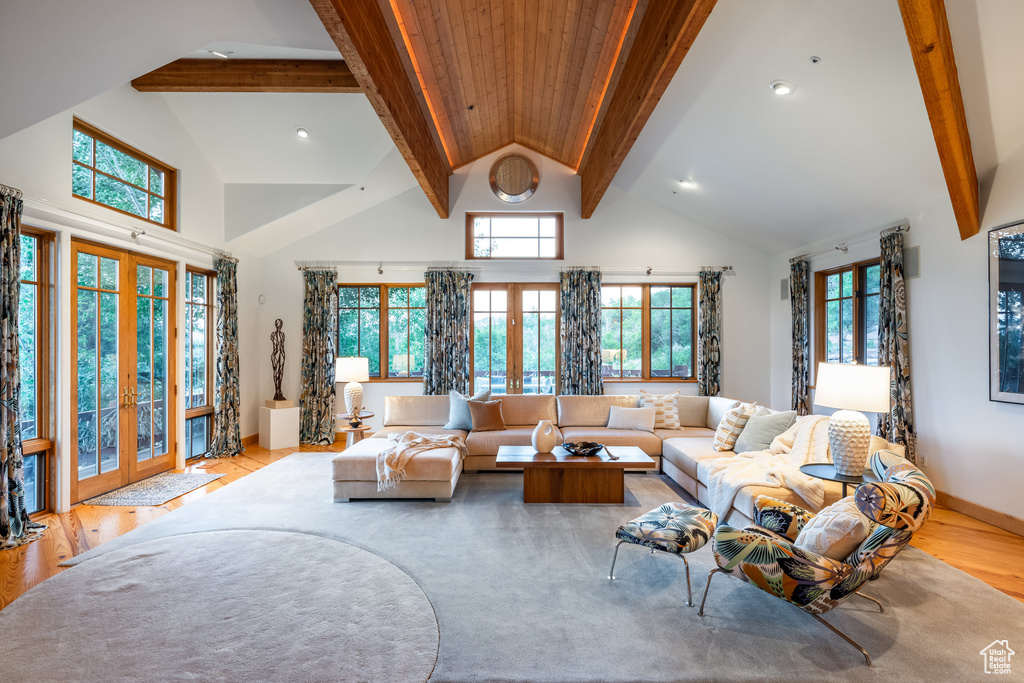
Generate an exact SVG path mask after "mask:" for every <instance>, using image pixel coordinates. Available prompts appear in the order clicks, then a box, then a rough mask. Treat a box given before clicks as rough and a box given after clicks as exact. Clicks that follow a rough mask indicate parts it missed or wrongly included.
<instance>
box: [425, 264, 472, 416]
mask: <svg viewBox="0 0 1024 683" xmlns="http://www.w3.org/2000/svg"><path fill="white" fill-rule="evenodd" d="M424 278H425V280H426V283H427V336H426V340H425V342H424V345H423V393H424V395H427V396H443V395H445V394H448V393H449V392H451V391H453V390H454V391H458V392H459V393H461V394H465V393H468V392H469V324H470V310H469V285H470V283H472V282H473V274H472V273H466V272H462V271H455V270H430V271H427V272H426V273H424Z"/></svg>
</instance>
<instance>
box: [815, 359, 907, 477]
mask: <svg viewBox="0 0 1024 683" xmlns="http://www.w3.org/2000/svg"><path fill="white" fill-rule="evenodd" d="M889 373H890V370H889V368H888V366H881V367H880V366H875V365H857V364H855V363H854V364H849V365H847V364H837V363H818V372H817V373H816V374H815V390H814V404H815V405H819V406H824V407H826V408H841V410H838V411H836V412H835V413H833V415H832V418H831V419H830V420H829V422H828V445H829V449H830V450H831V451H832V462H833V463H835V466H836V472H838V473H839V474H844V475H847V476H860V475H861V474H862V473H863V472H864V467H865V466H866V465H867V463H868V456H869V455H871V454H870V453H868V451H869V450H870V446H871V424H870V423H869V422H868V418H866V417H865V416H864V412H868V413H884V412H888V410H889ZM860 411H864V412H860Z"/></svg>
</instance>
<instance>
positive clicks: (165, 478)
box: [85, 472, 225, 506]
mask: <svg viewBox="0 0 1024 683" xmlns="http://www.w3.org/2000/svg"><path fill="white" fill-rule="evenodd" d="M223 476H225V475H223V474H201V473H177V472H164V473H163V474H158V475H156V476H153V477H150V478H149V479H143V480H142V481H137V482H135V483H134V484H128V486H123V487H121V488H119V489H115V490H113V491H111V492H110V493H104V494H103V495H102V496H96V497H95V498H90V499H89V500H87V501H85V504H86V505H142V506H145V505H163V504H164V503H166V502H167V501H169V500H172V499H174V498H177V497H178V496H183V495H185V494H186V493H188V492H189V491H194V490H196V489H197V488H199V487H200V486H206V485H207V484H209V483H210V482H211V481H213V480H215V479H220V478H221V477H223Z"/></svg>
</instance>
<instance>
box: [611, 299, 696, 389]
mask: <svg viewBox="0 0 1024 683" xmlns="http://www.w3.org/2000/svg"><path fill="white" fill-rule="evenodd" d="M694 289H695V288H694V285H683V284H664V285H660V284H659V285H619V284H612V285H603V286H602V287H601V372H602V376H603V377H604V378H605V379H611V380H618V379H621V380H633V381H646V380H675V381H679V380H692V379H693V378H694V372H693V353H694V349H695V347H696V342H695V339H696V331H695V329H696V325H695V318H696V308H695V301H696V297H695V293H694Z"/></svg>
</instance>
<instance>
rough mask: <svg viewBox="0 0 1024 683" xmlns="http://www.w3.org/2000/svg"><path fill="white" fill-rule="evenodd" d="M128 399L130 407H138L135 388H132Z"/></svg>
mask: <svg viewBox="0 0 1024 683" xmlns="http://www.w3.org/2000/svg"><path fill="white" fill-rule="evenodd" d="M129 398H130V399H131V401H132V407H135V406H137V405H139V397H138V396H137V395H136V394H135V387H132V392H131V395H130V396H129Z"/></svg>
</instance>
